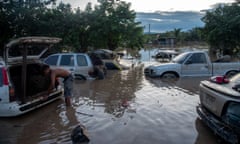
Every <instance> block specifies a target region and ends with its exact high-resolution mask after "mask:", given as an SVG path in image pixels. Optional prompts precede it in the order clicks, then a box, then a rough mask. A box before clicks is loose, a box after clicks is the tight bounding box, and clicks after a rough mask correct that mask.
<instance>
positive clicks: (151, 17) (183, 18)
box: [136, 11, 204, 33]
mask: <svg viewBox="0 0 240 144" xmlns="http://www.w3.org/2000/svg"><path fill="white" fill-rule="evenodd" d="M203 16H204V13H200V12H191V11H187V12H178V11H177V12H154V13H142V12H140V13H139V12H138V13H137V15H136V17H137V18H136V21H138V22H141V23H142V25H143V26H145V29H144V32H148V31H149V24H150V32H151V33H155V32H165V31H171V30H173V29H174V28H181V29H182V31H187V30H190V29H192V28H194V27H203V26H204V23H203V22H202V21H201V18H202V17H203Z"/></svg>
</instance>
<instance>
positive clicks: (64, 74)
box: [50, 68, 71, 88]
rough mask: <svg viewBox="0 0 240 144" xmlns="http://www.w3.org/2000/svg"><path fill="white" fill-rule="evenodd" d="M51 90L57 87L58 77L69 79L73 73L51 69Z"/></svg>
mask: <svg viewBox="0 0 240 144" xmlns="http://www.w3.org/2000/svg"><path fill="white" fill-rule="evenodd" d="M50 71H51V88H53V87H54V86H55V79H56V78H58V77H61V78H67V77H68V76H69V75H70V74H71V73H70V72H69V71H67V70H65V69H60V68H55V69H51V70H50Z"/></svg>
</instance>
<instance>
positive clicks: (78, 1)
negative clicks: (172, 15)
mask: <svg viewBox="0 0 240 144" xmlns="http://www.w3.org/2000/svg"><path fill="white" fill-rule="evenodd" d="M62 1H63V2H64V3H70V4H71V5H72V7H73V8H76V7H80V9H84V8H85V6H86V4H87V3H88V2H91V3H92V4H94V5H95V4H97V0H62ZM125 1H126V2H130V3H132V5H131V9H133V10H134V11H136V12H155V11H201V10H206V9H210V8H211V7H212V6H213V5H215V4H216V3H229V2H233V1H234V0H125Z"/></svg>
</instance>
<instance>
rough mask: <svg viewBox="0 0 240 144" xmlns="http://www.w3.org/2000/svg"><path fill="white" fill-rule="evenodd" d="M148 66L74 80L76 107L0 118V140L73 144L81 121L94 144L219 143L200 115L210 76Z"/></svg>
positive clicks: (21, 143)
mask: <svg viewBox="0 0 240 144" xmlns="http://www.w3.org/2000/svg"><path fill="white" fill-rule="evenodd" d="M143 68H144V67H137V68H132V69H130V70H123V71H109V72H108V75H107V77H106V79H104V80H95V81H94V80H90V81H81V80H75V81H74V97H73V107H72V108H69V107H67V108H66V107H65V104H64V101H63V100H58V101H55V102H53V103H51V104H49V105H47V106H45V107H42V108H40V109H38V110H36V111H33V112H30V113H27V114H25V115H23V116H20V117H16V118H0V127H1V129H0V143H4V144H8V143H14V144H15V143H17V144H34V143H38V144H51V143H59V144H62V143H66V144H68V143H69V144H71V143H72V142H71V139H70V136H71V131H72V129H73V128H74V127H76V126H77V125H79V124H82V125H84V126H85V127H86V129H87V131H88V133H89V137H90V142H89V143H90V144H148V143H152V144H166V143H167V144H215V143H217V137H216V136H214V135H213V133H212V132H211V131H210V130H209V129H208V128H207V127H206V126H205V125H204V124H203V123H202V121H201V120H199V118H198V116H197V113H196V110H195V108H196V105H197V104H198V102H199V98H198V93H199V90H198V85H199V82H200V81H201V80H204V79H206V78H204V77H202V78H181V79H179V80H177V81H173V82H167V81H165V82H164V81H162V80H161V79H159V78H156V79H151V78H147V77H145V76H144V74H143Z"/></svg>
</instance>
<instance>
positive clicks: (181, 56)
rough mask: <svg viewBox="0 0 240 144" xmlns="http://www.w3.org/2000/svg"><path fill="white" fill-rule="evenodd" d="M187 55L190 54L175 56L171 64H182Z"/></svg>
mask: <svg viewBox="0 0 240 144" xmlns="http://www.w3.org/2000/svg"><path fill="white" fill-rule="evenodd" d="M189 55H190V53H182V54H180V55H178V56H176V57H175V58H174V59H173V60H172V62H173V63H178V64H182V63H183V62H184V61H185V60H186V58H187V57H188V56H189Z"/></svg>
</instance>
